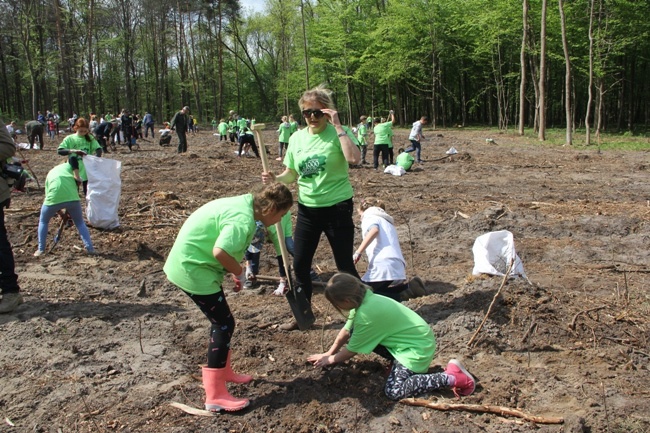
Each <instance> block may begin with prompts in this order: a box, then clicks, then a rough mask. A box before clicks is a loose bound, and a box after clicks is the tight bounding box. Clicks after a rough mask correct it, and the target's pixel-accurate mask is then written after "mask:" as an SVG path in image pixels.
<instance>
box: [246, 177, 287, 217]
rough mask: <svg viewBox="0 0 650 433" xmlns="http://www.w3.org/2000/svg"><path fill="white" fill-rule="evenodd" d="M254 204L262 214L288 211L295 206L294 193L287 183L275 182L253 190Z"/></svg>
mask: <svg viewBox="0 0 650 433" xmlns="http://www.w3.org/2000/svg"><path fill="white" fill-rule="evenodd" d="M253 206H254V207H255V210H256V211H258V212H259V213H260V214H262V215H267V214H270V213H273V212H275V211H287V210H289V209H290V208H291V206H293V195H292V194H291V191H290V190H289V188H287V186H286V185H284V184H283V183H280V182H275V183H272V184H270V185H266V186H265V187H263V188H262V189H258V190H255V191H253Z"/></svg>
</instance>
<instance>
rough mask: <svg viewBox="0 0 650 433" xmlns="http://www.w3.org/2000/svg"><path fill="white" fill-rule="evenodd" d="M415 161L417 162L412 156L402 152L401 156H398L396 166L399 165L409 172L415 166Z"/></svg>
mask: <svg viewBox="0 0 650 433" xmlns="http://www.w3.org/2000/svg"><path fill="white" fill-rule="evenodd" d="M413 161H415V158H413V157H412V156H411V154H410V153H406V152H402V153H400V154H399V155H397V158H396V159H395V164H397V165H399V166H400V167H403V168H404V170H407V171H408V170H409V169H410V168H411V166H413Z"/></svg>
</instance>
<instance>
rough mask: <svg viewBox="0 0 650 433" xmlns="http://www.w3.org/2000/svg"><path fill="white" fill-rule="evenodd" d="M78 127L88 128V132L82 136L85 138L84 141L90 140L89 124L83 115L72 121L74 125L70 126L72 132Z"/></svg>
mask: <svg viewBox="0 0 650 433" xmlns="http://www.w3.org/2000/svg"><path fill="white" fill-rule="evenodd" d="M79 128H86V129H88V132H87V133H86V134H85V135H84V137H85V138H86V141H92V137H91V136H90V125H89V124H88V121H87V120H86V119H85V118H83V117H80V118H78V119H77V121H76V122H75V123H74V126H73V127H72V130H73V131H74V132H77V130H78V129H79Z"/></svg>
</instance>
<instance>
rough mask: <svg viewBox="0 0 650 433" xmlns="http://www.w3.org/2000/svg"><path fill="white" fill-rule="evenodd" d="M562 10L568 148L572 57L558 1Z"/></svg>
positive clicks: (570, 137) (561, 17)
mask: <svg viewBox="0 0 650 433" xmlns="http://www.w3.org/2000/svg"><path fill="white" fill-rule="evenodd" d="M558 8H559V10H560V25H561V28H562V49H563V51H564V67H565V73H564V113H565V117H566V142H565V144H566V145H567V146H571V145H573V139H572V133H573V131H572V122H571V57H570V56H569V43H568V41H567V35H566V17H565V15H564V5H563V4H562V0H558Z"/></svg>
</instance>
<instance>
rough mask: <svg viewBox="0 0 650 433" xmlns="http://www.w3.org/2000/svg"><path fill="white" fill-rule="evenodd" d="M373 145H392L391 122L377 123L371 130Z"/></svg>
mask: <svg viewBox="0 0 650 433" xmlns="http://www.w3.org/2000/svg"><path fill="white" fill-rule="evenodd" d="M372 132H373V133H374V134H375V144H388V145H391V146H392V144H393V122H390V121H389V122H384V123H378V124H377V125H375V127H374V128H373V130H372Z"/></svg>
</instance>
